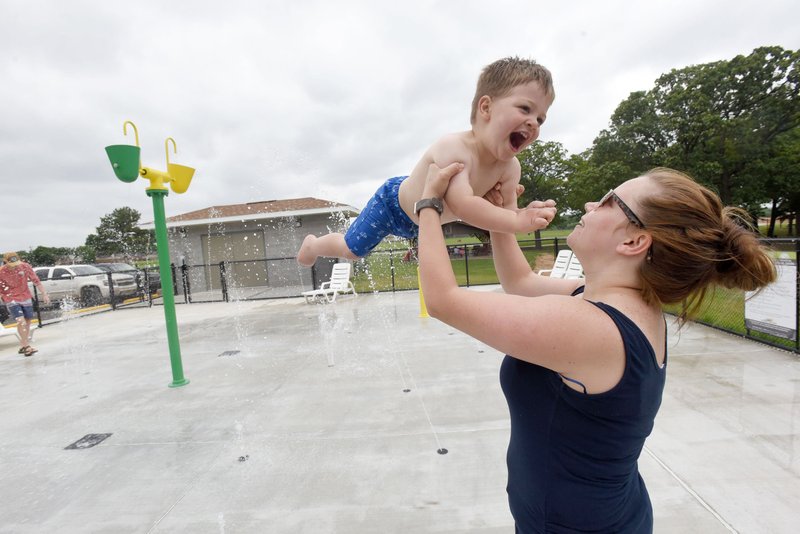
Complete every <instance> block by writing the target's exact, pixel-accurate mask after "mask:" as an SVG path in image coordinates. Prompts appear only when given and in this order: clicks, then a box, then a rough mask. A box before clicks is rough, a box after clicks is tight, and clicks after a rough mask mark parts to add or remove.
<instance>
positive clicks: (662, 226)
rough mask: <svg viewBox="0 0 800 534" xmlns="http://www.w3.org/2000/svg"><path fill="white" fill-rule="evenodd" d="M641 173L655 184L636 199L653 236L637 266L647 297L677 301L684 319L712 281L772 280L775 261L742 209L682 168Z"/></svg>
mask: <svg viewBox="0 0 800 534" xmlns="http://www.w3.org/2000/svg"><path fill="white" fill-rule="evenodd" d="M645 176H647V177H649V178H650V179H651V180H652V181H653V182H654V183H655V184H657V185H658V189H659V191H658V193H656V194H654V195H651V196H648V197H643V198H642V199H640V200H639V202H638V204H639V208H638V210H637V211H639V212H640V213H639V215H640V216H641V218H642V221H643V222H644V224H645V226H646V230H647V231H648V232H649V233H650V235H651V236H652V238H653V244H652V247H651V249H650V251H649V253H648V259H647V261H645V262H643V263H642V266H641V277H642V296H643V298H644V299H645V301H646V302H648V303H650V304H653V303H661V304H674V303H679V302H680V303H682V308H681V312H680V315H679V316H678V318H679V321H680V322H681V323H683V322H685V321H686V320H687V319H689V318H691V317H692V316H694V315H695V314H696V313H697V311H698V308H699V306H700V305H701V304H702V302H703V298H704V297H705V295H706V292H707V291H708V289H710V287H712V286H715V285H719V286H723V287H727V288H739V289H742V290H744V291H755V290H757V289H760V288H762V287H764V286H766V285H767V284H769V283H771V282H773V281H774V280H775V278H776V276H777V273H776V271H775V264H774V263H773V262H772V260H771V258H770V257H769V255H768V254H767V253H766V250H765V249H764V247H763V246H761V244H760V243H759V242H758V238H757V234H756V232H754V229H753V227H752V225H751V223H750V222H749V220H750V217H749V215H748V214H747V212H745V211H744V210H741V209H739V208H734V207H730V206H723V205H722V201H721V200H720V198H719V197H718V196H717V195H716V194H715V193H714V192H712V191H711V190H709V189H708V188H706V187H703V186H702V185H700V184H698V183H697V182H695V181H694V180H693V179H692V178H690V177H689V176H687V175H686V174H683V173H682V172H679V171H675V170H672V169H667V168H663V167H659V168H656V169H652V170H651V171H648V172H647V173H645Z"/></svg>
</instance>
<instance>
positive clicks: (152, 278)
mask: <svg viewBox="0 0 800 534" xmlns="http://www.w3.org/2000/svg"><path fill="white" fill-rule="evenodd" d="M95 267H97V268H99V269H102V270H103V271H105V272H108V273H123V274H129V275H131V276H133V277H134V279H135V280H136V286H137V288H138V289H139V290H140V291H143V290H144V287H145V281H147V285H149V288H150V292H151V293H153V292H155V291H156V290H158V289H161V278H159V276H158V271H155V272H148V273H147V275H145V272H144V271H142V270H141V269H137V268H136V267H134V266H133V265H129V264H127V263H95Z"/></svg>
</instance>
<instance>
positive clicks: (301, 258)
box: [297, 234, 317, 267]
mask: <svg viewBox="0 0 800 534" xmlns="http://www.w3.org/2000/svg"><path fill="white" fill-rule="evenodd" d="M316 240H317V236H315V235H311V234H308V235H307V236H306V238H305V239H303V244H302V245H300V250H299V251H298V252H297V263H299V264H300V265H302V266H303V267H311V266H312V265H314V262H316V261H317V255H316V254H314V250H313V249H314V241H316Z"/></svg>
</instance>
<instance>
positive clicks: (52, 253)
mask: <svg viewBox="0 0 800 534" xmlns="http://www.w3.org/2000/svg"><path fill="white" fill-rule="evenodd" d="M72 257H73V250H72V249H71V248H68V247H44V246H38V247H36V248H34V249H32V250H30V251H28V252H27V253H25V254H24V259H25V261H27V262H28V263H30V264H31V265H33V266H34V267H38V266H41V265H56V264H57V263H60V262H64V261H68V262H69V263H71V262H72Z"/></svg>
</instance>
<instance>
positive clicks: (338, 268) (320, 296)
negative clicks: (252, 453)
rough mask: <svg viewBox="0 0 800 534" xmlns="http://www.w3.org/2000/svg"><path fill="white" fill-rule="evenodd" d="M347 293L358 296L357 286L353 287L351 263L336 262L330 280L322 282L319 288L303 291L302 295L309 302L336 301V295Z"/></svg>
mask: <svg viewBox="0 0 800 534" xmlns="http://www.w3.org/2000/svg"><path fill="white" fill-rule="evenodd" d="M345 293H352V294H353V296H354V297H355V296H358V294H357V293H356V288H355V287H353V282H351V281H350V264H349V263H336V264H334V265H333V270H332V271H331V279H330V280H329V281H327V282H322V284H321V285H320V286H319V289H312V290H310V291H303V293H302V295H303V296H304V297H305V298H306V302H308V303H310V302H312V301H314V302H317V301H319V302H334V301H336V295H339V294H345Z"/></svg>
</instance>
